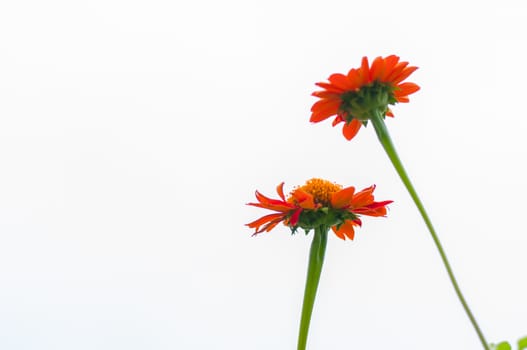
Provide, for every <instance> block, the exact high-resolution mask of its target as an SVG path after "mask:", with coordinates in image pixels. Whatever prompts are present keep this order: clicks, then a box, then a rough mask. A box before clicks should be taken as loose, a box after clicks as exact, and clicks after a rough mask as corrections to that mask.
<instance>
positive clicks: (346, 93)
mask: <svg viewBox="0 0 527 350" xmlns="http://www.w3.org/2000/svg"><path fill="white" fill-rule="evenodd" d="M416 69H417V67H412V66H408V62H401V61H399V57H398V56H395V55H391V56H387V57H385V58H383V57H380V56H379V57H377V58H375V59H374V60H373V62H372V64H371V66H370V65H369V62H368V58H367V57H363V58H362V64H361V66H360V67H359V68H352V69H351V70H350V71H349V72H348V74H340V73H337V74H332V75H331V76H330V77H329V78H328V80H329V82H327V83H325V82H320V83H316V85H317V86H318V87H321V88H322V89H323V90H321V91H316V92H314V93H313V96H315V97H318V98H320V100H318V101H317V102H315V104H313V106H312V107H311V112H312V113H311V118H310V121H311V122H313V123H318V122H321V121H323V120H326V119H328V118H330V117H332V116H335V119H334V120H333V126H336V125H337V124H339V123H344V127H343V128H342V133H343V134H344V137H345V138H346V139H348V140H351V139H352V138H353V137H354V136H355V135H356V134H357V132H358V131H359V129H360V128H361V126H362V125H366V123H367V121H368V119H370V118H371V115H372V113H378V114H380V115H381V116H382V117H383V118H384V117H385V116H389V117H393V113H392V112H391V110H390V108H389V107H388V106H389V105H393V104H395V103H397V102H409V99H408V95H410V94H413V93H414V92H416V91H418V90H419V86H417V85H416V84H414V83H409V82H403V81H404V80H405V79H406V78H408V76H410V74H412V73H413V72H414V71H415V70H416Z"/></svg>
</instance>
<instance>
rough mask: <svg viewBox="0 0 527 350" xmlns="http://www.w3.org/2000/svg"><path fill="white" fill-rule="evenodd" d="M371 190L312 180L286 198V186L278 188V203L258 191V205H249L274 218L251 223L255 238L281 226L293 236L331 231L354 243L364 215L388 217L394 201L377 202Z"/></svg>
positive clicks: (371, 188) (268, 217) (267, 217)
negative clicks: (356, 228) (328, 229)
mask: <svg viewBox="0 0 527 350" xmlns="http://www.w3.org/2000/svg"><path fill="white" fill-rule="evenodd" d="M374 190H375V186H370V187H368V188H365V189H363V190H362V191H359V192H355V187H346V188H343V187H342V186H341V185H337V184H335V183H332V182H330V181H327V180H322V179H311V180H308V181H307V182H306V184H305V185H303V186H300V187H297V188H295V189H294V190H293V191H292V192H291V194H290V195H289V196H288V197H287V198H286V197H285V195H284V183H283V182H282V183H281V184H280V185H278V186H277V188H276V191H277V193H278V196H279V199H272V198H269V197H266V196H264V195H263V194H261V193H260V192H258V191H256V199H257V200H258V202H257V203H248V205H252V206H255V207H259V208H264V209H268V210H272V211H274V213H272V214H268V215H265V216H262V217H261V218H259V219H257V220H255V221H253V222H251V223H248V224H247V226H248V227H250V228H254V229H255V232H254V235H256V234H259V233H261V232H269V231H271V230H272V229H273V228H274V227H276V225H278V224H279V223H283V224H284V225H286V226H288V227H290V228H291V231H292V232H293V233H295V232H296V230H297V229H298V228H302V229H303V230H305V231H306V234H307V233H308V232H309V231H310V230H311V229H315V228H316V227H320V226H325V227H328V228H329V227H331V229H332V230H333V232H334V233H335V234H336V235H337V236H338V237H339V238H341V239H344V240H345V239H346V237H347V238H349V239H353V237H354V235H355V229H354V228H355V226H361V224H362V223H361V220H360V216H361V215H366V216H385V215H386V206H387V205H388V204H390V203H392V201H382V202H375V200H374V196H373V191H374Z"/></svg>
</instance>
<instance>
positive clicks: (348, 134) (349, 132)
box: [342, 119, 362, 141]
mask: <svg viewBox="0 0 527 350" xmlns="http://www.w3.org/2000/svg"><path fill="white" fill-rule="evenodd" d="M361 126H362V123H361V122H360V121H358V120H357V119H353V120H352V121H351V122H349V123H346V124H344V127H342V134H343V135H344V137H345V138H346V139H347V140H348V141H349V140H351V139H352V138H354V137H355V135H357V133H358V132H359V130H360V127H361Z"/></svg>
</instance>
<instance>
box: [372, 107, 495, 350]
mask: <svg viewBox="0 0 527 350" xmlns="http://www.w3.org/2000/svg"><path fill="white" fill-rule="evenodd" d="M371 121H372V124H373V127H374V128H375V132H376V133H377V137H378V138H379V141H380V142H381V144H382V146H383V147H384V150H385V151H386V153H387V155H388V158H390V160H391V162H392V164H393V166H394V167H395V170H396V171H397V174H399V177H400V178H401V180H402V181H403V183H404V185H405V186H406V189H407V190H408V192H409V193H410V196H411V197H412V199H413V201H414V203H415V205H416V207H417V209H418V210H419V213H420V214H421V216H422V217H423V220H424V221H425V224H426V227H428V231H430V234H431V235H432V238H433V240H434V243H435V245H436V247H437V250H438V251H439V254H440V255H441V259H442V260H443V264H444V265H445V268H446V270H447V272H448V277H450V281H451V282H452V285H453V286H454V289H455V291H456V294H457V296H458V298H459V301H460V302H461V304H462V305H463V308H464V309H465V312H466V313H467V316H468V318H469V319H470V322H471V323H472V326H473V327H474V329H475V330H476V333H477V334H478V337H479V340H480V341H481V343H482V344H483V348H484V349H485V350H490V348H489V345H488V343H487V341H486V340H485V337H484V336H483V332H481V329H480V328H479V326H478V323H477V322H476V318H475V317H474V315H473V314H472V311H470V308H469V307H468V304H467V302H466V301H465V298H464V297H463V294H462V293H461V289H460V288H459V285H458V283H457V281H456V278H455V277H454V273H453V272H452V268H451V267H450V263H449V262H448V259H447V256H446V254H445V251H444V249H443V246H442V245H441V242H440V241H439V237H438V236H437V233H436V231H435V229H434V227H433V226H432V222H431V221H430V218H429V217H428V214H427V213H426V210H425V208H424V206H423V203H422V202H421V200H420V199H419V196H418V195H417V192H416V191H415V189H414V187H413V185H412V183H411V182H410V178H409V177H408V174H407V173H406V170H404V167H403V164H402V163H401V160H400V159H399V156H398V155H397V152H396V151H395V147H394V145H393V143H392V140H391V138H390V134H389V133H388V129H386V125H385V124H384V119H383V117H382V116H381V115H380V114H379V113H376V114H375V115H374V116H372V118H371Z"/></svg>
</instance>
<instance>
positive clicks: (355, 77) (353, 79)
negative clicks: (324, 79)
mask: <svg viewBox="0 0 527 350" xmlns="http://www.w3.org/2000/svg"><path fill="white" fill-rule="evenodd" d="M348 80H349V82H350V84H351V86H352V88H351V89H350V90H356V89H358V88H359V87H360V86H361V84H362V83H361V77H360V75H359V71H358V69H356V68H352V69H350V71H349V72H348Z"/></svg>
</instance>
